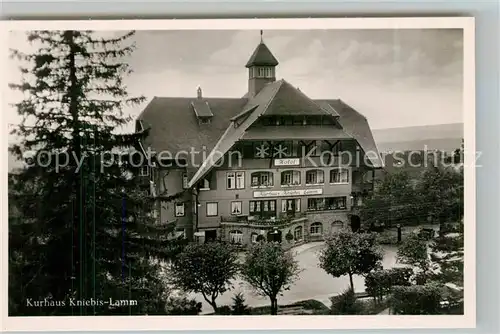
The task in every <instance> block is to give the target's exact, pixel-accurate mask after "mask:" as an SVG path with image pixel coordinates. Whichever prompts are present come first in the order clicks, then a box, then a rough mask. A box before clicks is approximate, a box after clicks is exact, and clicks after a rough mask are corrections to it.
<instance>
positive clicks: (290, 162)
mask: <svg viewBox="0 0 500 334" xmlns="http://www.w3.org/2000/svg"><path fill="white" fill-rule="evenodd" d="M274 165H275V166H298V165H300V159H299V158H293V159H274Z"/></svg>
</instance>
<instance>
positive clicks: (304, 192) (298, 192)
mask: <svg viewBox="0 0 500 334" xmlns="http://www.w3.org/2000/svg"><path fill="white" fill-rule="evenodd" d="M321 194H323V189H321V188H319V189H294V190H268V191H254V192H253V197H255V198H260V197H293V196H311V195H321Z"/></svg>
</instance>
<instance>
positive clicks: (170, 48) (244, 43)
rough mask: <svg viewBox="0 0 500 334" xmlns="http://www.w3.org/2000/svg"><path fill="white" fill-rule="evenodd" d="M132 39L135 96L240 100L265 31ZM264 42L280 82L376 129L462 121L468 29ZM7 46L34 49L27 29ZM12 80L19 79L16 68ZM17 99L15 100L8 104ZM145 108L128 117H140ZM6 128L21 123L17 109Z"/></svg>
mask: <svg viewBox="0 0 500 334" xmlns="http://www.w3.org/2000/svg"><path fill="white" fill-rule="evenodd" d="M134 39H135V42H136V46H137V49H136V51H135V52H134V53H133V54H132V56H131V57H130V58H129V59H127V61H128V62H129V64H130V65H131V68H132V69H133V71H134V72H133V73H132V74H131V75H130V76H129V77H128V78H127V79H126V80H125V82H126V84H127V86H128V89H129V92H130V94H131V95H144V96H145V97H146V98H147V101H150V100H151V99H152V98H153V97H154V96H166V97H168V96H186V97H196V88H197V86H201V88H202V90H203V96H204V97H242V96H243V95H244V94H245V93H246V91H247V85H248V81H247V80H248V72H247V69H246V68H245V64H246V62H247V60H248V59H249V57H250V55H251V54H252V52H253V51H254V49H255V47H256V46H257V44H258V43H259V42H260V33H259V31H258V30H223V31H222V30H221V31H213V30H211V31H206V30H205V31H202V30H187V31H138V32H137V34H136V35H135V36H134ZM263 40H264V43H265V44H266V45H267V46H268V47H269V49H270V50H271V52H272V53H273V54H274V56H275V57H276V58H277V59H278V61H279V65H278V67H277V69H276V76H277V79H285V80H286V81H288V82H289V83H291V84H292V85H294V86H296V87H299V88H300V90H301V91H302V92H304V93H305V94H307V95H308V96H309V97H311V98H324V99H327V98H328V99H336V98H341V99H342V100H343V101H345V102H346V103H347V104H349V105H351V106H352V107H354V108H355V109H356V110H358V111H359V112H360V113H362V114H363V115H365V116H366V117H367V119H368V121H369V124H370V126H371V127H372V128H373V129H383V128H394V127H406V126H417V125H434V124H445V123H459V122H463V120H462V86H463V38H462V31H461V30H458V29H456V30H454V29H439V30H436V29H411V30H409V29H404V30H396V29H391V30H388V29H385V30H293V31H291V30H281V31H279V30H266V31H264V32H263ZM8 44H9V47H10V48H15V49H21V50H23V49H26V48H27V47H28V46H27V42H26V41H25V38H24V36H23V35H22V34H21V33H20V32H13V33H11V35H10V38H9V40H8ZM7 77H8V79H9V82H18V81H19V80H20V78H21V75H20V72H19V71H18V70H17V67H16V64H14V63H13V64H12V66H9V70H8V73H7ZM19 99H20V96H19V95H18V94H16V93H14V92H12V94H11V93H9V94H8V101H9V102H15V101H17V100H19ZM146 104H147V102H146V103H144V104H142V105H140V106H136V107H134V108H132V109H130V110H127V113H128V114H130V115H132V116H137V115H139V113H140V112H141V111H142V110H143V109H144V107H145V106H146ZM8 122H9V123H10V124H19V122H20V119H19V117H18V116H17V114H16V112H15V111H14V110H13V109H12V108H9V109H8ZM129 129H130V130H132V129H133V126H132V125H131V126H130V127H129Z"/></svg>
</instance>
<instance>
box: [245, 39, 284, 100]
mask: <svg viewBox="0 0 500 334" xmlns="http://www.w3.org/2000/svg"><path fill="white" fill-rule="evenodd" d="M277 65H278V60H276V58H275V57H274V56H273V54H272V53H271V51H270V50H269V48H268V47H267V46H266V44H264V41H263V38H262V30H261V31H260V43H259V45H257V48H256V49H255V51H254V52H253V54H252V56H251V57H250V59H249V60H248V62H247V64H246V66H245V67H246V68H248V97H249V98H252V97H254V96H255V95H257V94H258V93H259V92H260V90H261V89H262V88H263V87H264V86H265V85H266V84H268V83H270V82H273V81H276V66H277Z"/></svg>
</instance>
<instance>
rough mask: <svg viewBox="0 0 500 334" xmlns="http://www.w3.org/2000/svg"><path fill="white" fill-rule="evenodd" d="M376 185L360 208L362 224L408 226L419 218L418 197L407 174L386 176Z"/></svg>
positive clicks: (398, 173)
mask: <svg viewBox="0 0 500 334" xmlns="http://www.w3.org/2000/svg"><path fill="white" fill-rule="evenodd" d="M378 183H379V184H378V185H377V187H376V188H375V191H374V193H373V194H372V195H371V196H370V197H368V198H367V199H366V200H364V201H363V205H362V206H361V207H360V212H359V215H360V218H361V222H362V224H364V225H366V226H372V225H378V224H384V225H385V226H395V225H397V224H401V225H408V224H409V223H413V222H415V221H416V220H417V219H418V218H419V214H418V196H417V193H416V192H415V189H414V186H413V184H412V182H411V179H410V176H409V174H408V173H406V172H404V171H400V172H399V171H398V172H396V173H391V174H386V175H385V176H384V178H383V179H382V180H381V181H378Z"/></svg>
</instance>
